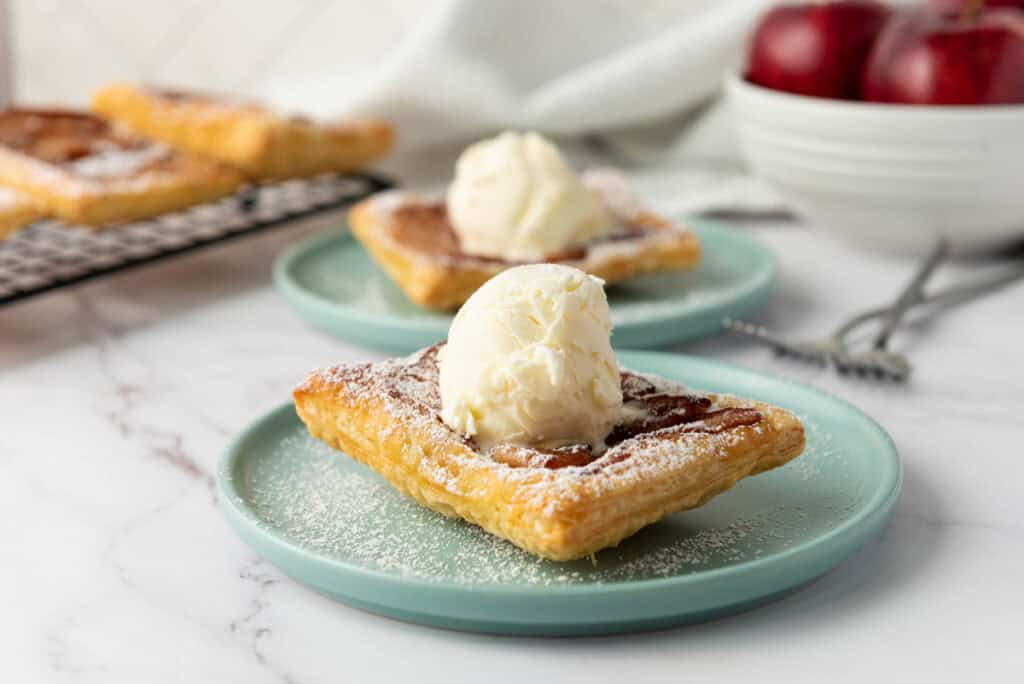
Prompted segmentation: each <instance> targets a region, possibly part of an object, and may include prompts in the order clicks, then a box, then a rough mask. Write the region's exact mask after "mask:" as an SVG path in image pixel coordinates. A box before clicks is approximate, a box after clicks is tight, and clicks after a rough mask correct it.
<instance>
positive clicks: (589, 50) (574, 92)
mask: <svg viewBox="0 0 1024 684" xmlns="http://www.w3.org/2000/svg"><path fill="white" fill-rule="evenodd" d="M767 4H769V3H768V0H717V1H716V0H683V1H677V2H669V1H655V0H634V1H632V2H630V1H628V0H601V1H595V0H558V1H557V2H556V1H554V0H552V1H549V2H539V1H533V0H518V1H517V0H445V1H444V2H440V3H438V5H437V7H436V9H435V10H434V11H433V12H432V14H430V15H429V16H428V18H427V20H426V21H425V22H423V23H422V24H421V25H420V26H419V27H418V28H417V29H416V30H414V31H413V33H412V34H411V35H410V36H408V37H407V38H406V39H405V40H404V41H403V42H402V44H400V45H397V46H396V47H395V51H394V53H393V55H392V57H391V58H390V60H388V61H386V62H385V63H384V64H382V65H381V67H380V68H379V69H378V70H376V71H374V72H372V73H370V74H368V76H367V78H366V79H365V80H364V81H363V82H362V83H360V84H353V83H351V82H350V81H348V82H344V83H342V82H336V81H335V79H337V78H339V77H333V78H332V75H331V73H330V72H329V70H325V71H324V72H323V73H320V74H316V75H314V76H313V77H311V78H310V79H309V80H307V81H304V82H293V83H289V84H280V85H279V86H278V87H275V88H274V89H273V90H272V92H271V93H269V94H270V95H271V97H272V99H273V100H275V101H277V102H278V103H280V104H285V103H292V104H294V103H295V102H303V103H304V104H305V103H309V105H310V106H311V107H312V108H313V110H314V112H313V113H315V114H319V115H321V116H331V115H351V114H373V115H377V116H382V117H385V118H388V119H390V120H392V121H394V122H395V123H396V124H397V126H398V130H399V140H400V146H401V154H400V156H399V157H398V158H397V160H396V162H394V163H392V164H390V166H391V168H392V169H395V170H398V171H399V172H400V175H401V176H402V177H403V180H405V181H406V182H407V183H416V184H419V185H431V184H440V183H443V182H444V180H445V179H446V178H447V176H449V175H450V173H451V161H452V160H453V158H454V156H455V154H456V153H457V151H458V149H459V148H461V147H462V146H464V145H465V144H466V143H468V142H470V141H472V140H474V139H478V138H480V137H483V136H487V135H491V134H494V133H495V132H497V131H500V130H502V129H506V128H516V129H521V130H526V129H531V130H537V131H541V132H543V133H546V134H548V135H551V136H556V137H559V138H560V139H561V140H560V142H562V144H563V145H565V146H566V147H567V148H568V149H569V150H570V153H571V155H572V156H573V157H575V158H576V161H577V162H578V163H594V162H597V163H601V162H604V163H609V162H610V163H615V164H618V165H623V166H627V167H629V170H631V171H633V172H634V174H635V175H636V176H638V177H641V178H642V177H647V178H648V179H650V181H651V185H653V186H666V185H667V186H669V188H667V189H666V191H665V192H662V193H659V195H660V196H661V197H662V198H663V199H662V200H661V201H659V202H658V204H659V205H660V206H659V207H657V208H659V209H662V210H673V211H678V210H685V211H699V210H703V209H708V208H719V207H728V208H734V209H745V208H752V209H756V210H762V209H766V208H767V209H771V208H775V207H776V206H777V202H776V200H775V198H774V196H773V195H772V194H771V193H768V192H765V190H764V189H763V188H762V187H760V186H759V185H758V184H757V183H756V182H752V181H751V180H750V179H749V177H746V176H745V171H744V170H743V169H742V167H741V166H740V162H739V157H738V152H737V149H736V145H735V141H734V139H733V134H732V129H731V126H730V122H729V121H728V116H727V112H726V111H724V108H723V106H722V103H721V102H720V101H719V100H718V99H717V95H718V93H719V90H720V87H721V83H722V79H723V77H724V75H725V74H726V72H727V71H728V70H730V69H735V68H738V66H739V64H740V63H741V61H742V55H743V45H744V42H745V39H746V36H747V35H748V32H749V30H750V26H751V24H752V22H753V21H754V20H755V19H756V17H757V16H758V14H759V13H760V12H761V11H762V10H763V9H764V7H765V5H767ZM595 135H596V136H597V139H596V140H595V138H594V136H595ZM581 136H587V141H588V142H589V144H585V145H582V144H578V143H579V140H578V139H579V138H580V137H581ZM573 139H575V140H573ZM672 178H677V179H686V178H689V179H691V180H690V181H685V180H680V181H679V183H673V182H672V180H671V179H672ZM693 178H699V179H700V180H699V182H693V181H692V179H693ZM680 186H681V187H680ZM666 203H671V205H672V206H666Z"/></svg>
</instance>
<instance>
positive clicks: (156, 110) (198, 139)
mask: <svg viewBox="0 0 1024 684" xmlns="http://www.w3.org/2000/svg"><path fill="white" fill-rule="evenodd" d="M92 106H93V109H94V110H95V111H96V112H97V113H99V114H101V115H103V116H105V117H107V118H110V119H113V120H115V121H119V122H121V123H123V124H125V125H127V126H129V127H130V128H132V129H133V130H135V131H138V132H139V133H141V134H142V135H145V136H147V137H150V138H153V139H154V140H160V141H163V142H165V143H167V144H168V145H171V146H174V147H179V148H181V149H184V150H188V151H190V152H194V153H196V154H202V155H205V156H208V157H211V158H213V159H219V160H220V161H222V162H225V163H227V164H230V165H232V166H234V167H236V168H238V169H241V170H242V171H243V172H244V173H245V174H246V176H248V177H249V178H251V179H255V180H267V179H280V178H295V177H301V176H314V175H317V174H321V173H342V172H345V171H352V170H354V169H357V168H360V167H362V166H365V165H366V164H368V163H369V162H371V161H374V160H376V159H378V158H380V157H382V156H384V155H385V154H387V152H389V151H390V149H391V147H392V146H393V144H394V138H395V135H394V129H393V128H392V127H391V125H390V124H388V123H386V122H384V121H380V120H378V119H361V120H352V121H344V122H338V123H315V122H313V121H310V120H309V119H306V118H304V117H299V116H284V115H281V114H277V113H275V112H272V111H270V110H268V109H266V108H265V107H263V106H260V105H258V104H254V103H250V102H240V101H234V100H231V99H229V98H226V97H222V96H214V95H209V94H203V93H197V92H185V91H177V90H166V89H160V88H151V87H145V86H138V85H131V84H124V83H115V84H112V85H108V86H106V87H104V88H102V89H100V90H99V91H98V92H97V93H96V94H95V96H94V97H93V103H92Z"/></svg>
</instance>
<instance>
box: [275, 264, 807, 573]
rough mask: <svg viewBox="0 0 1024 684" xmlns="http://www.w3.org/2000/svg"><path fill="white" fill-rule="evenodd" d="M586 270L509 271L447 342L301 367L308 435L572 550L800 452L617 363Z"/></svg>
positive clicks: (401, 481)
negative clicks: (372, 359)
mask: <svg viewBox="0 0 1024 684" xmlns="http://www.w3.org/2000/svg"><path fill="white" fill-rule="evenodd" d="M610 332H611V324H610V321H609V314H608V304H607V301H606V300H605V297H604V292H603V290H602V288H601V283H600V281H599V280H597V279H596V278H593V277H591V276H588V275H586V274H584V273H583V272H581V271H578V270H576V269H572V268H569V267H566V266H560V265H552V264H538V265H530V266H521V267H518V268H514V269H510V270H508V271H505V272H504V273H502V274H500V275H498V276H496V277H495V278H493V279H492V280H490V281H489V282H488V283H487V284H486V285H484V286H483V287H482V288H480V289H479V290H478V291H477V292H476V293H475V294H474V295H473V297H471V298H470V300H469V301H468V302H467V303H466V305H465V306H463V308H462V309H461V310H460V311H459V313H458V315H456V317H455V320H454V322H453V323H452V328H451V330H450V331H449V336H448V342H447V343H446V344H442V345H437V346H434V347H431V348H428V349H425V350H423V351H420V352H418V353H416V354H414V355H413V356H410V357H408V358H403V359H392V360H389V361H384V362H379V363H362V364H348V365H343V366H336V367H333V368H327V369H324V370H321V371H316V372H314V373H312V374H311V375H310V376H309V377H308V378H307V379H306V380H305V381H304V382H303V383H302V384H301V385H300V386H299V387H298V388H297V389H296V390H295V394H294V397H295V405H296V408H297V411H298V414H299V416H300V417H301V419H302V420H303V421H304V422H305V423H306V425H307V427H308V428H309V431H310V432H311V433H312V434H313V435H314V436H315V437H317V438H319V439H321V440H323V441H325V442H327V443H328V444H330V445H331V446H334V447H336V448H338V449H341V450H343V451H344V452H345V453H347V454H349V455H350V456H352V457H353V458H355V459H356V460H358V461H362V462H364V463H366V464H367V465H369V466H370V467H371V468H373V469H374V470H375V471H377V472H378V473H379V474H380V475H382V476H383V477H385V478H386V479H387V480H388V481H389V482H391V484H392V485H394V486H395V487H396V488H398V489H399V490H400V491H401V492H403V493H404V494H406V495H408V496H410V497H412V498H414V499H415V500H416V501H418V502H419V503H421V504H423V505H424V506H427V507H429V508H432V509H433V510H435V511H438V512H440V513H443V514H444V515H447V516H458V517H461V518H463V519H465V520H467V521H469V522H471V523H475V524H477V525H479V526H480V527H482V528H484V529H485V530H487V531H488V532H491V533H492V534H495V535H498V536H500V537H503V538H505V539H507V540H509V541H511V542H512V543H514V544H516V545H517V546H520V547H522V548H523V549H526V550H527V551H530V552H532V553H535V554H537V555H539V556H543V557H545V558H550V559H553V560H569V559H574V558H580V557H583V556H586V555H589V554H592V553H595V552H596V551H598V550H600V549H602V548H605V547H608V546H614V545H616V544H618V543H619V542H621V541H622V540H623V539H625V538H626V537H628V536H630V535H632V534H633V533H635V532H636V531H638V530H639V529H641V528H642V527H644V526H646V525H649V524H651V523H653V522H656V521H657V520H659V519H661V518H663V517H664V516H666V515H669V514H671V513H673V512H676V511H681V510H685V509H689V508H694V507H696V506H700V505H702V504H703V503H705V502H707V501H708V500H709V499H711V498H712V497H713V496H715V495H717V494H719V493H721V492H723V491H725V490H727V489H729V488H730V487H732V486H733V485H734V484H735V483H736V482H737V481H739V480H740V479H742V478H744V477H746V476H748V475H754V474H757V473H760V472H763V471H765V470H769V469H771V468H775V467H777V466H780V465H782V464H784V463H786V462H787V461H789V460H790V459H792V458H794V457H796V456H797V455H799V454H800V452H801V451H802V450H803V446H804V432H803V427H802V425H801V424H800V422H799V421H798V420H797V419H796V418H795V417H794V416H793V415H791V414H790V413H788V412H786V411H785V410H783V409H781V408H777V407H774V406H770V405H768V404H765V403H762V402H758V401H753V400H747V399H739V398H736V397H731V396H725V395H714V394H702V393H697V392H694V391H691V390H689V389H687V388H686V387H684V386H683V385H681V384H679V383H677V382H674V381H671V380H667V379H664V378H660V377H655V376H650V375H644V374H640V373H635V372H632V371H629V370H625V369H620V368H619V366H618V365H617V363H616V360H615V357H614V354H613V353H612V349H611V345H610V343H609V336H610Z"/></svg>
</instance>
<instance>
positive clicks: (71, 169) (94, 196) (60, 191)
mask: <svg viewBox="0 0 1024 684" xmlns="http://www.w3.org/2000/svg"><path fill="white" fill-rule="evenodd" d="M243 182H244V179H243V178H242V176H241V174H239V173H238V171H236V170H234V169H232V168H229V167H227V166H225V165H223V164H220V163H218V162H215V161H212V160H209V159H205V158H202V157H197V156H195V155H192V154H188V153H183V152H178V151H176V150H172V149H171V148H169V147H166V146H164V145H162V144H159V143H154V142H152V141H150V140H146V139H144V138H140V137H138V136H136V135H134V134H132V133H128V132H127V131H125V130H122V129H119V128H117V127H115V126H113V125H112V124H110V123H109V122H107V121H105V120H103V119H100V118H98V117H95V116H92V115H91V114H83V113H79V112H71V111H45V110H30V109H9V110H5V111H2V112H0V183H3V184H4V185H7V186H10V187H13V188H16V189H18V190H20V191H22V192H23V193H25V194H26V195H28V196H30V197H31V198H32V201H33V202H35V204H36V205H37V206H38V207H40V208H41V209H42V210H44V211H46V212H47V213H49V214H52V215H53V216H56V217H58V218H60V219H63V220H64V221H67V222H69V223H76V224H84V225H89V226H103V225H107V224H110V223H117V222H122V221H129V220H134V219H140V218H145V217H147V216H154V215H156V214H161V213H164V212H167V211H173V210H175V209H181V208H184V207H187V206H189V205H193V204H198V203H200V202H206V201H209V200H212V199H216V198H218V197H223V196H225V195H229V194H231V193H232V192H234V191H235V190H236V189H237V188H238V187H239V186H240V185H241V184H242V183H243Z"/></svg>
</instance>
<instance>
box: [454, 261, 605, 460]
mask: <svg viewBox="0 0 1024 684" xmlns="http://www.w3.org/2000/svg"><path fill="white" fill-rule="evenodd" d="M602 284H603V283H602V281H601V280H600V279H598V278H595V277H593V276H591V275H587V274H586V273H584V272H583V271H580V270H578V269H575V268H571V267H568V266H560V265H555V264H535V265H529V266H519V267H516V268H511V269H509V270H507V271H504V272H502V273H501V274H499V275H497V276H495V277H494V278H492V279H491V280H489V281H488V282H487V283H486V284H485V285H484V286H483V287H481V288H480V289H479V290H477V291H476V292H475V293H474V294H473V296H472V297H470V298H469V300H468V301H467V302H466V303H465V304H464V305H463V306H462V308H461V309H460V310H459V312H458V314H457V315H456V316H455V320H454V321H453V322H452V326H451V329H450V330H449V331H448V343H447V345H445V346H444V347H443V348H442V349H441V352H440V357H439V370H440V390H441V407H442V411H441V418H442V420H444V422H445V423H446V424H447V425H448V426H449V427H451V428H452V429H453V430H455V431H457V432H459V433H462V434H467V435H471V436H472V437H474V439H475V440H476V442H477V444H478V445H479V446H480V447H482V448H484V449H487V448H490V447H491V446H493V445H494V444H496V443H499V442H507V443H512V444H518V445H523V446H537V447H545V448H551V447H556V446H563V445H566V444H579V443H587V444H590V445H591V446H592V447H593V448H594V449H595V450H597V451H600V450H603V448H604V439H605V437H607V436H608V433H609V432H610V431H611V429H612V428H613V427H614V426H615V424H616V423H617V422H618V419H619V417H620V414H621V411H622V387H621V382H620V378H619V367H618V364H617V363H616V361H615V355H614V354H613V353H612V347H611V341H610V337H611V329H612V325H611V319H610V317H609V313H608V300H607V299H606V298H605V294H604V289H603V288H602Z"/></svg>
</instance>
